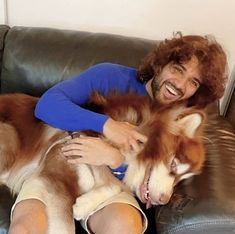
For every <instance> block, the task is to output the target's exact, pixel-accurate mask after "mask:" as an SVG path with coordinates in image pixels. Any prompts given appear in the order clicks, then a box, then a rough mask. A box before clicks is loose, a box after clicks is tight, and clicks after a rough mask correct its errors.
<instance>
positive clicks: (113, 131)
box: [103, 118, 147, 153]
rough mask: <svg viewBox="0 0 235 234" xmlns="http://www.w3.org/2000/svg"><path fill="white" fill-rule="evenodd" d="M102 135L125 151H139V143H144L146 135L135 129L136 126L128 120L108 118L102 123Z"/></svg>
mask: <svg viewBox="0 0 235 234" xmlns="http://www.w3.org/2000/svg"><path fill="white" fill-rule="evenodd" d="M103 134H104V136H105V137H106V138H107V139H108V140H110V141H111V142H112V143H113V144H115V145H117V146H118V148H120V149H122V150H124V151H126V152H133V151H134V152H137V153H138V152H139V151H140V149H141V146H140V143H145V142H146V141H147V137H146V136H144V135H142V134H141V133H139V132H138V131H137V130H136V126H134V125H132V124H130V123H128V122H118V121H115V120H113V119H111V118H109V119H108V120H107V121H106V123H105V124H104V128H103Z"/></svg>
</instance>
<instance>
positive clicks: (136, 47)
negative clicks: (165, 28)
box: [1, 27, 157, 96]
mask: <svg viewBox="0 0 235 234" xmlns="http://www.w3.org/2000/svg"><path fill="white" fill-rule="evenodd" d="M156 44H157V42H156V41H152V40H146V39H141V38H133V37H125V36H119V35H111V34H104V33H91V32H82V31H71V30H58V29H49V28H33V27H13V28H11V29H10V30H9V31H8V33H7V35H6V38H5V48H4V53H3V66H2V77H1V92H2V93H13V92H23V93H28V94H30V95H34V96H40V95H41V94H42V93H43V92H44V91H45V90H46V89H48V88H49V87H51V86H53V85H54V84H55V83H58V82H60V81H62V80H65V79H68V78H70V77H72V76H73V75H75V74H79V73H81V72H82V71H83V70H85V69H87V68H88V67H90V66H91V65H94V64H96V63H100V62H113V63H119V64H124V65H128V66H132V67H137V66H138V65H139V63H140V61H141V59H142V58H143V57H144V56H145V55H146V54H147V53H148V52H149V51H150V50H151V49H152V48H153V47H154V46H156Z"/></svg>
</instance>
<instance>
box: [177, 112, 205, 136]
mask: <svg viewBox="0 0 235 234" xmlns="http://www.w3.org/2000/svg"><path fill="white" fill-rule="evenodd" d="M203 120H204V114H203V113H202V112H200V111H198V112H194V113H189V114H187V115H184V116H183V117H182V118H180V119H178V120H177V125H178V127H179V128H180V130H181V131H183V132H184V134H185V135H186V136H187V137H189V138H193V137H194V136H195V135H196V133H197V131H198V130H199V127H200V126H201V125H202V123H203Z"/></svg>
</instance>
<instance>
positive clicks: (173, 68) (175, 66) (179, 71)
mask: <svg viewBox="0 0 235 234" xmlns="http://www.w3.org/2000/svg"><path fill="white" fill-rule="evenodd" d="M172 71H173V72H174V73H176V72H177V73H180V74H183V70H182V68H181V67H179V66H177V65H173V66H172Z"/></svg>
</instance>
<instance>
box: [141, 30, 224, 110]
mask: <svg viewBox="0 0 235 234" xmlns="http://www.w3.org/2000/svg"><path fill="white" fill-rule="evenodd" d="M193 56H195V57H196V58H197V59H198V62H199V71H200V75H201V77H202V84H201V85H200V87H199V89H198V90H197V92H196V93H195V94H194V95H193V96H192V97H191V98H189V100H188V105H189V106H197V107H205V106H206V105H207V104H209V103H211V102H213V101H215V100H217V99H219V98H221V97H222V96H223V93H224V90H225V85H226V81H227V78H228V73H227V57H226V54H225V52H224V50H223V48H222V46H221V45H220V44H219V43H218V42H216V40H215V39H214V38H213V37H209V36H205V37H203V36H198V35H188V36H182V34H181V33H177V34H176V35H175V36H174V37H173V39H171V40H168V39H166V40H164V41H162V42H160V43H159V45H158V46H157V47H156V48H155V49H154V50H153V51H151V52H150V53H149V54H148V55H147V56H146V57H145V58H144V59H143V61H142V63H141V64H140V66H139V68H138V75H137V79H138V80H139V81H141V82H147V81H148V80H150V79H151V78H152V77H153V76H156V75H157V74H159V73H160V72H161V70H162V69H163V67H164V66H166V65H167V64H168V63H170V62H173V63H186V62H188V61H189V60H191V58H192V57H193Z"/></svg>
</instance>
